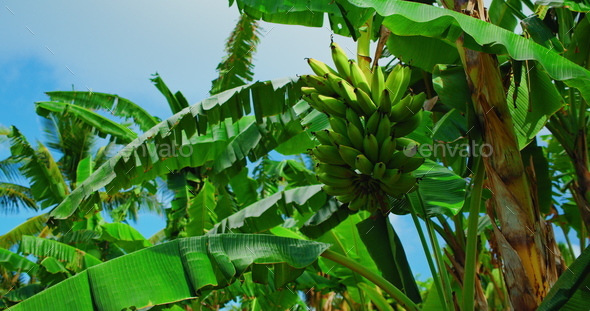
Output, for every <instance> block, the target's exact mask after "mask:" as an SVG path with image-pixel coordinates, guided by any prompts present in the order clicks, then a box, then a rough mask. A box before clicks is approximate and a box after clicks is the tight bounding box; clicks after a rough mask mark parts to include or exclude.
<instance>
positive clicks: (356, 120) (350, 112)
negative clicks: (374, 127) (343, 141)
mask: <svg viewBox="0 0 590 311" xmlns="http://www.w3.org/2000/svg"><path fill="white" fill-rule="evenodd" d="M346 120H347V121H348V122H350V123H352V124H354V126H356V127H357V128H358V129H359V130H360V131H361V133H362V134H363V135H364V134H365V133H364V131H365V127H364V125H363V122H362V121H361V117H359V115H358V114H357V113H356V111H354V109H352V108H348V109H346Z"/></svg>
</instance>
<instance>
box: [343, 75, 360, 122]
mask: <svg viewBox="0 0 590 311" xmlns="http://www.w3.org/2000/svg"><path fill="white" fill-rule="evenodd" d="M338 88H339V90H340V93H341V94H342V95H341V96H342V98H343V99H344V101H345V102H346V103H347V104H348V106H349V107H350V108H351V109H353V110H354V112H356V113H357V114H358V115H362V114H364V112H363V109H362V108H361V106H360V105H359V103H358V99H357V97H356V94H355V93H354V87H353V86H352V85H350V83H348V82H347V81H346V80H340V81H339V82H338Z"/></svg>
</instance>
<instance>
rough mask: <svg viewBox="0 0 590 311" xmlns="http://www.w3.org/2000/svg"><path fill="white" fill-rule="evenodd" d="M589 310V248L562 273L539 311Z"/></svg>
mask: <svg viewBox="0 0 590 311" xmlns="http://www.w3.org/2000/svg"><path fill="white" fill-rule="evenodd" d="M588 309H590V247H586V249H585V250H584V252H583V253H582V254H581V255H580V257H578V259H576V261H574V263H573V264H572V265H571V266H569V268H568V269H567V270H566V271H565V272H563V274H562V275H561V276H560V277H559V279H558V280H557V282H556V283H555V285H553V287H552V288H551V290H550V291H549V293H548V294H547V296H545V299H544V300H543V303H541V305H540V306H539V309H537V310H539V311H549V310H555V311H557V310H572V311H573V310H580V311H581V310H588Z"/></svg>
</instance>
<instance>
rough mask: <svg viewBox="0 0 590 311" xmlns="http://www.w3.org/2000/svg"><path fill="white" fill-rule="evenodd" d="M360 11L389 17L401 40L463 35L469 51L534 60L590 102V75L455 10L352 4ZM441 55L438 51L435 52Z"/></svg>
mask: <svg viewBox="0 0 590 311" xmlns="http://www.w3.org/2000/svg"><path fill="white" fill-rule="evenodd" d="M350 2H351V3H352V4H355V5H357V6H359V7H371V8H374V9H375V10H376V11H377V13H379V14H380V15H382V16H386V17H385V19H384V20H383V25H385V26H386V27H387V28H389V29H390V30H391V32H392V33H393V34H395V35H398V36H424V37H430V38H437V39H440V40H443V41H447V42H450V43H452V44H455V42H456V40H457V39H458V38H459V37H460V36H461V35H463V38H464V46H465V47H466V48H468V49H471V50H475V51H480V52H484V53H491V54H508V55H510V56H511V57H512V58H513V59H516V60H535V61H538V62H539V63H540V65H541V66H542V67H543V68H544V69H545V70H546V71H547V73H548V74H549V76H550V77H551V78H553V79H555V80H560V81H564V82H565V83H566V84H567V85H569V86H571V87H576V88H579V89H580V91H581V93H582V96H583V97H584V98H585V99H586V100H587V101H588V100H590V72H589V71H588V70H586V69H584V68H582V67H580V66H578V65H576V64H574V63H573V62H571V61H569V60H567V59H566V58H564V57H562V56H560V55H559V54H557V53H556V52H555V51H552V50H549V49H547V48H545V47H543V46H541V45H538V44H536V43H534V42H533V41H531V40H527V39H525V38H523V37H521V36H519V35H517V34H515V33H513V32H510V31H507V30H505V29H503V28H500V27H498V26H496V25H493V24H490V23H486V22H484V21H482V20H480V19H476V18H472V17H470V16H467V15H465V14H462V13H459V12H455V11H452V10H447V9H442V8H437V7H434V6H429V5H424V4H420V3H416V2H409V1H398V0H395V1H375V0H350ZM432 53H439V51H434V50H433V51H432Z"/></svg>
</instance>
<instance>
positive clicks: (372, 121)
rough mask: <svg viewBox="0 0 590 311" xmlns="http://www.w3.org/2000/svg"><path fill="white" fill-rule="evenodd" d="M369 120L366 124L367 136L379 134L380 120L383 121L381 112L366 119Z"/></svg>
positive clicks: (376, 112)
mask: <svg viewBox="0 0 590 311" xmlns="http://www.w3.org/2000/svg"><path fill="white" fill-rule="evenodd" d="M365 120H367V122H365V123H366V133H367V134H373V135H375V134H377V128H378V127H379V120H381V113H379V111H375V112H373V114H372V115H371V116H370V117H365Z"/></svg>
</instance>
